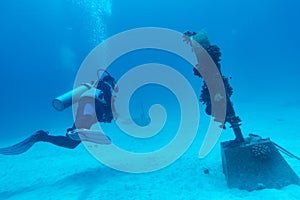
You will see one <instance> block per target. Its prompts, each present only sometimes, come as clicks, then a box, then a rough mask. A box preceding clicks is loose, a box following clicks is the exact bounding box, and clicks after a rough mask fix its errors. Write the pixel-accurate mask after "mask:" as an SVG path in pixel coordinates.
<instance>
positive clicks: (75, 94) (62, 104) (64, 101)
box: [52, 83, 93, 111]
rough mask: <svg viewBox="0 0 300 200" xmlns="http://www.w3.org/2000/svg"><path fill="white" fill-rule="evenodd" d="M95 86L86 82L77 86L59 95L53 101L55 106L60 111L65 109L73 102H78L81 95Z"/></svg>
mask: <svg viewBox="0 0 300 200" xmlns="http://www.w3.org/2000/svg"><path fill="white" fill-rule="evenodd" d="M92 87H93V85H92V84H90V83H84V84H81V85H80V86H78V87H77V88H75V89H74V90H71V91H69V92H67V93H65V94H63V95H61V96H59V97H56V98H55V99H53V101H52V105H53V107H54V108H55V109H56V110H58V111H63V110H64V109H66V108H68V107H69V106H71V105H72V104H73V103H76V102H77V101H78V100H79V98H80V96H81V95H82V94H83V93H85V92H86V91H88V90H89V89H91V88H92ZM72 98H73V101H72Z"/></svg>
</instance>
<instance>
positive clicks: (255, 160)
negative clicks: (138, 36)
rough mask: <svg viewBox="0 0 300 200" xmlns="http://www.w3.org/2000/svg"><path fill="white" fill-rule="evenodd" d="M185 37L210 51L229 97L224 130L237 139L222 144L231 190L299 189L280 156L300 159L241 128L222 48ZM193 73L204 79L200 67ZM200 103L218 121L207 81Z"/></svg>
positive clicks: (202, 37)
mask: <svg viewBox="0 0 300 200" xmlns="http://www.w3.org/2000/svg"><path fill="white" fill-rule="evenodd" d="M184 34H185V35H186V36H188V37H192V39H193V40H194V41H196V42H197V43H198V44H200V45H201V46H202V47H203V48H204V49H205V50H206V51H207V53H208V54H209V56H210V57H211V59H212V60H213V61H214V63H215V65H216V66H217V68H218V70H219V73H220V74H221V76H222V79H223V83H224V88H225V93H226V104H225V105H226V116H225V121H224V122H223V125H222V126H223V127H222V128H224V129H225V124H226V123H228V124H230V128H232V130H233V132H234V135H235V139H234V140H230V141H225V142H221V156H222V168H223V173H224V175H225V177H226V181H227V185H228V187H229V188H238V189H243V190H248V191H253V190H259V189H265V188H276V189H280V188H282V187H284V186H287V185H290V184H297V185H300V179H299V177H298V176H297V174H296V173H295V172H294V171H293V170H292V168H291V167H290V166H289V164H288V163H287V162H286V160H285V159H284V157H283V156H282V154H281V153H284V154H286V155H287V156H289V157H292V158H295V159H298V160H300V158H298V157H297V156H295V155H293V154H292V153H290V152H288V151H287V150H286V149H284V148H282V147H281V146H279V145H277V144H276V143H275V142H273V141H271V139H270V138H262V137H260V136H259V135H256V134H252V133H250V134H249V136H248V137H244V136H243V134H242V131H241V128H240V126H241V125H242V124H241V119H240V117H239V116H237V115H236V112H235V109H234V106H233V104H232V102H231V99H230V98H231V96H232V93H233V88H232V87H231V86H230V84H229V79H230V78H227V77H225V76H223V75H222V72H221V64H220V61H221V59H220V57H221V51H220V48H219V47H218V46H217V45H211V43H210V41H209V39H208V37H207V35H206V33H205V32H203V31H202V32H199V33H196V32H190V31H187V32H185V33H184ZM193 71H194V75H195V76H198V77H199V78H203V77H202V76H201V74H200V73H199V71H198V70H197V67H194V69H193ZM200 101H201V102H202V104H204V105H205V106H206V109H205V112H206V114H207V115H210V116H212V117H213V118H215V120H218V116H217V115H216V113H213V112H212V108H211V107H212V103H213V102H211V101H214V99H212V98H211V97H210V91H209V88H208V87H207V84H206V82H205V80H204V78H203V86H202V90H201V95H200ZM280 152H281V153H280Z"/></svg>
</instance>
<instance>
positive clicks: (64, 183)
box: [0, 105, 300, 200]
mask: <svg viewBox="0 0 300 200" xmlns="http://www.w3.org/2000/svg"><path fill="white" fill-rule="evenodd" d="M249 108H250V107H249V106H247V105H241V106H240V107H239V108H238V110H239V112H240V115H241V116H245V117H243V120H244V121H245V122H247V123H245V125H243V127H242V128H243V131H244V134H245V133H249V132H254V133H257V134H260V135H262V136H263V137H271V139H272V140H273V141H275V142H276V143H278V144H280V145H281V146H283V147H285V148H286V149H288V150H290V151H291V152H292V153H294V154H296V155H298V156H299V155H300V149H299V144H300V136H299V133H297V131H298V130H297V128H298V127H297V124H300V119H299V118H297V113H299V111H300V107H298V106H284V108H280V109H274V107H272V106H270V105H266V106H264V107H262V106H261V107H260V108H258V109H256V112H255V113H253V110H252V112H251V111H250V112H249ZM248 122H249V123H248ZM231 138H232V132H231V130H226V131H224V133H223V135H222V137H221V138H220V142H221V141H226V140H228V139H231ZM200 145H201V141H199V140H197V138H196V140H195V142H194V143H193V144H192V146H191V147H190V148H189V150H188V151H187V152H186V153H185V154H184V155H183V156H182V157H181V158H180V159H179V160H177V161H176V162H175V163H173V164H172V165H170V166H168V167H166V168H164V169H161V170H159V171H156V172H152V173H145V174H130V173H124V172H119V171H116V170H114V169H111V168H109V167H107V166H105V165H103V164H101V163H100V162H99V161H97V160H96V159H95V158H94V157H93V156H92V155H91V154H89V152H88V151H87V150H86V149H85V147H84V145H80V146H78V147H77V148H76V149H74V150H68V149H63V148H58V147H56V146H53V145H50V144H44V143H38V144H35V145H34V146H33V147H32V148H31V149H30V150H29V151H28V152H26V153H24V154H22V155H17V156H0V162H1V165H0V199H10V200H22V199H24V200H25V199H43V200H48V199H49V200H50V199H51V200H56V199H57V200H58V199H64V200H68V199H72V200H73V199H76V200H84V199H88V200H94V199H95V200H96V199H101V200H102V199H103V200H105V199H109V200H111V199H113V200H118V199H122V200H123V199H124V200H126V199H136V200H143V199H151V200H152V199H153V200H161V199H172V200H179V199H182V200H197V199H199V200H201V199H218V200H220V199H226V200H227V199H232V200H238V199H245V200H251V199H272V200H273V199H289V200H293V199H294V200H296V199H299V198H300V186H297V185H290V186H287V187H284V188H282V189H279V190H278V189H264V190H258V191H252V192H248V191H244V190H239V189H229V188H228V187H227V183H226V180H225V176H224V174H223V173H222V164H221V156H220V147H219V143H218V145H217V146H216V147H215V148H214V149H213V151H212V152H211V153H210V154H209V155H208V156H207V157H206V158H204V159H199V157H198V151H199V147H200ZM284 157H285V159H286V160H287V161H288V163H289V164H290V166H291V167H292V168H293V170H294V171H295V172H296V174H297V175H298V176H300V161H298V160H296V159H292V158H289V157H286V156H284ZM205 169H208V170H209V174H205V173H204V170H205Z"/></svg>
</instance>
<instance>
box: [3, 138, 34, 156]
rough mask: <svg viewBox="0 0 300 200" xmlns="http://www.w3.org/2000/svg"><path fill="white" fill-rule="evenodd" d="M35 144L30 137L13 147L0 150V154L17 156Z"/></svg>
mask: <svg viewBox="0 0 300 200" xmlns="http://www.w3.org/2000/svg"><path fill="white" fill-rule="evenodd" d="M35 142H36V140H35V139H34V138H33V137H32V136H30V137H29V138H27V139H25V140H23V141H22V142H19V143H17V144H15V145H13V146H10V147H6V148H0V154H3V155H18V154H21V153H24V152H25V151H27V150H28V149H30V147H32V146H33V145H34V143H35Z"/></svg>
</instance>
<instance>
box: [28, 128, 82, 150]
mask: <svg viewBox="0 0 300 200" xmlns="http://www.w3.org/2000/svg"><path fill="white" fill-rule="evenodd" d="M32 137H34V139H35V141H36V142H49V143H51V144H54V145H57V146H60V147H65V148H69V149H74V148H75V147H77V146H78V145H79V144H80V142H81V141H77V140H72V139H71V138H69V137H67V136H54V135H49V133H48V132H45V131H38V132H37V133H35V134H34V135H33V136H32Z"/></svg>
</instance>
